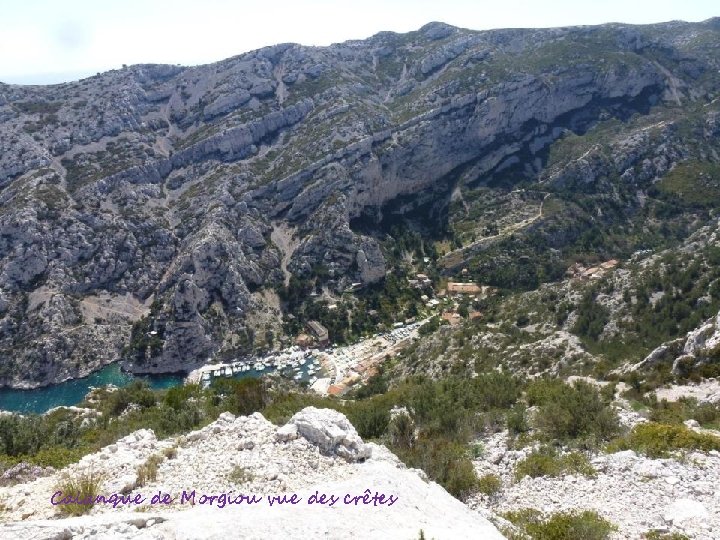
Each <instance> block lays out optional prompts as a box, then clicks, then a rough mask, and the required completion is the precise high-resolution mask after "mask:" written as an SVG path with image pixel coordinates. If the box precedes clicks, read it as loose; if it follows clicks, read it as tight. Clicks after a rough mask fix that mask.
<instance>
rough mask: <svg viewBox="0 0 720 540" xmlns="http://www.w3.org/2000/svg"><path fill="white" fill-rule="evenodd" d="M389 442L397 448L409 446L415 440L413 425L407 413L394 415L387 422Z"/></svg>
mask: <svg viewBox="0 0 720 540" xmlns="http://www.w3.org/2000/svg"><path fill="white" fill-rule="evenodd" d="M388 436H389V437H390V444H391V445H392V446H394V447H398V448H410V447H411V446H412V445H413V443H414V442H415V426H414V424H413V421H412V419H411V418H410V416H408V415H407V414H404V413H401V414H398V415H396V416H395V418H393V419H392V420H391V421H390V423H389V424H388Z"/></svg>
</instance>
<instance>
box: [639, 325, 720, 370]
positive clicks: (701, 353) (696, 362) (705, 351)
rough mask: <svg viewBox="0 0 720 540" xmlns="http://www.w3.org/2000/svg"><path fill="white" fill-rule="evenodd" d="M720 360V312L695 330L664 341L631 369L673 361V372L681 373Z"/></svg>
mask: <svg viewBox="0 0 720 540" xmlns="http://www.w3.org/2000/svg"><path fill="white" fill-rule="evenodd" d="M719 361H720V313H718V315H717V316H716V317H713V318H712V319H709V320H707V321H705V323H703V324H702V325H701V326H699V327H698V328H696V329H695V330H692V331H691V332H688V334H687V335H685V336H683V337H680V338H678V339H675V340H673V341H670V342H667V343H663V344H662V345H660V346H659V347H657V348H656V349H654V350H653V351H652V352H651V353H650V354H649V355H648V356H647V357H645V358H644V359H643V360H642V361H641V362H638V363H637V364H635V365H633V366H631V367H630V368H629V369H631V370H637V369H643V368H647V367H652V366H653V365H655V364H657V363H660V362H663V363H672V371H673V374H675V375H680V374H682V372H683V371H686V370H690V369H694V368H697V367H698V366H702V365H703V364H708V363H715V364H716V363H718V362H719Z"/></svg>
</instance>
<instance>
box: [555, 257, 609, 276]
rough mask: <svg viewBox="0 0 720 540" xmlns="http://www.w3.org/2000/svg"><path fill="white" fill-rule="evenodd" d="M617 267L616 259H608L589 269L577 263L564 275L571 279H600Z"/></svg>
mask: <svg viewBox="0 0 720 540" xmlns="http://www.w3.org/2000/svg"><path fill="white" fill-rule="evenodd" d="M617 265H618V260H617V259H610V260H609V261H605V262H604V263H600V264H599V265H597V266H591V267H589V268H588V267H586V266H584V265H583V264H581V263H579V262H577V263H575V264H573V265H572V266H570V268H568V269H567V270H566V271H565V275H566V276H568V277H569V278H571V279H600V278H601V277H602V276H603V275H604V274H605V272H607V271H608V270H612V269H613V268H615V267H616V266H617Z"/></svg>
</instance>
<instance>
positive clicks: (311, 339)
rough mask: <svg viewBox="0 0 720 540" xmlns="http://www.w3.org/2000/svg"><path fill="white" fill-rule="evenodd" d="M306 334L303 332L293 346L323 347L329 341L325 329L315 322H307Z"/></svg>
mask: <svg viewBox="0 0 720 540" xmlns="http://www.w3.org/2000/svg"><path fill="white" fill-rule="evenodd" d="M306 330H307V332H303V333H302V334H300V335H298V337H297V338H296V339H295V344H296V345H299V346H300V347H304V348H308V347H325V346H327V344H328V343H329V341H330V339H329V338H330V336H329V334H328V330H327V328H325V327H324V326H323V325H322V324H320V323H319V322H317V321H308V323H307V325H306Z"/></svg>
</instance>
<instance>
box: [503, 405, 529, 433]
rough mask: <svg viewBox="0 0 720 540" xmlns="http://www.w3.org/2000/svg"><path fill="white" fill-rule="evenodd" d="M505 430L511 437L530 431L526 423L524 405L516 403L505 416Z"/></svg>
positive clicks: (525, 408)
mask: <svg viewBox="0 0 720 540" xmlns="http://www.w3.org/2000/svg"><path fill="white" fill-rule="evenodd" d="M507 428H508V431H509V432H510V433H511V434H512V435H520V434H521V433H526V432H527V431H528V430H529V429H530V426H529V425H528V421H527V407H525V405H523V404H522V403H518V404H516V405H515V406H514V407H513V408H512V410H511V411H510V412H509V413H508V414H507Z"/></svg>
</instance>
